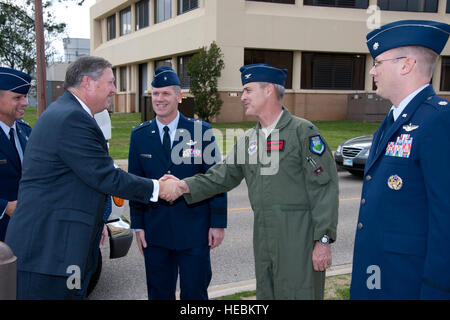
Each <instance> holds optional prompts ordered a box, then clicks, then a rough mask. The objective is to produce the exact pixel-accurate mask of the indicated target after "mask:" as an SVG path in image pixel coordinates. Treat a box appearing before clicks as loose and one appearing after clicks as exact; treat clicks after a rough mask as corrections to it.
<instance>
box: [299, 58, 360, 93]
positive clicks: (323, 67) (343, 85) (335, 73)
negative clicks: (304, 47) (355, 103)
mask: <svg viewBox="0 0 450 320" xmlns="http://www.w3.org/2000/svg"><path fill="white" fill-rule="evenodd" d="M365 64H366V56H365V55H360V54H333V53H316V52H303V53H302V71H301V88H302V89H323V90H364V77H365Z"/></svg>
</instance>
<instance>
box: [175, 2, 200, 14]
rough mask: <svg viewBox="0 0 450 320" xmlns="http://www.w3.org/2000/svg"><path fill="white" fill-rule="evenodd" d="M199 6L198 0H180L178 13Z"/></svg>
mask: <svg viewBox="0 0 450 320" xmlns="http://www.w3.org/2000/svg"><path fill="white" fill-rule="evenodd" d="M197 8H198V0H178V14H182V13H185V12H188V11H191V10H194V9H197Z"/></svg>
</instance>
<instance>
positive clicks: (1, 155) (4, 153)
mask: <svg viewBox="0 0 450 320" xmlns="http://www.w3.org/2000/svg"><path fill="white" fill-rule="evenodd" d="M30 82H31V77H30V76H29V75H27V74H25V73H23V72H21V71H18V70H14V69H10V68H3V67H0V128H1V129H0V181H1V183H0V241H4V240H5V235H6V228H7V226H8V223H9V219H10V217H11V216H12V214H13V212H14V210H15V208H16V205H17V192H18V189H19V180H20V178H21V176H22V160H23V153H24V151H25V146H26V144H27V140H28V137H29V136H30V133H31V127H30V126H29V125H28V124H27V123H26V122H24V121H23V120H22V119H23V116H24V115H25V109H26V108H27V107H28V101H27V94H28V91H29V90H30V86H31V83H30Z"/></svg>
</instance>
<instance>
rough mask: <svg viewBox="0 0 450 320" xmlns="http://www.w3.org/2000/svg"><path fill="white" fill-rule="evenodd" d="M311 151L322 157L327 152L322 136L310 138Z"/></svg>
mask: <svg viewBox="0 0 450 320" xmlns="http://www.w3.org/2000/svg"><path fill="white" fill-rule="evenodd" d="M309 150H311V152H312V153H314V154H317V155H319V156H321V155H323V153H324V152H325V142H323V140H322V138H321V137H320V136H312V137H309Z"/></svg>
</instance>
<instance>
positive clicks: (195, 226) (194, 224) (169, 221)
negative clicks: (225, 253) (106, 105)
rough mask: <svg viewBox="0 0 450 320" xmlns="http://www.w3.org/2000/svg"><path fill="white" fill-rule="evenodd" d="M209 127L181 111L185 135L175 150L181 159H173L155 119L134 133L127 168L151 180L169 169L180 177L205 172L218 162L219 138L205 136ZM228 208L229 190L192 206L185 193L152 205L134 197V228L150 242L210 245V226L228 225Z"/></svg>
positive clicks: (171, 245)
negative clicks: (174, 161) (173, 160)
mask: <svg viewBox="0 0 450 320" xmlns="http://www.w3.org/2000/svg"><path fill="white" fill-rule="evenodd" d="M196 126H197V127H196ZM196 128H197V129H196ZM208 129H211V126H210V125H209V124H208V123H206V122H203V121H200V120H194V119H189V118H186V117H184V116H183V115H182V114H181V113H180V119H179V122H178V128H177V133H178V134H180V139H177V137H175V140H174V143H173V146H172V150H173V151H174V152H176V153H178V154H179V156H180V157H179V160H180V162H181V163H179V164H174V163H173V162H172V161H170V160H167V159H166V157H165V155H164V152H163V149H162V143H161V137H160V134H159V131H158V126H157V124H156V120H152V121H147V122H144V123H142V124H141V125H140V126H138V127H136V128H134V129H133V131H132V133H131V141H130V152H129V161H128V171H129V172H131V173H134V174H136V175H139V176H142V177H147V178H152V179H159V178H160V177H162V176H163V175H164V174H166V173H170V174H172V175H174V176H176V177H178V178H179V179H183V178H186V177H190V176H193V175H195V174H197V173H205V172H206V171H207V170H208V169H209V168H210V167H211V166H212V165H214V163H215V159H214V158H215V153H214V152H211V151H212V150H213V146H215V145H216V144H215V139H214V137H212V139H211V137H206V136H205V138H206V139H202V137H203V135H204V133H205V132H206V131H207V130H208ZM197 135H198V136H197ZM210 155H211V157H209V156H210ZM205 156H208V157H209V158H208V159H206V158H205ZM182 161H185V162H186V163H184V162H182ZM226 213H227V197H226V194H220V195H218V196H215V197H213V198H211V199H208V200H205V201H202V202H199V203H196V204H193V205H188V204H187V203H186V201H185V200H184V198H183V197H180V198H178V199H177V200H176V201H174V202H173V203H168V202H166V201H164V200H159V201H158V202H157V203H153V202H152V203H150V204H149V205H142V204H140V203H136V202H134V201H130V215H131V227H132V228H135V229H144V230H145V235H146V239H147V242H148V243H149V244H151V245H155V246H160V247H164V248H168V249H176V250H183V249H189V248H198V247H202V246H205V245H207V244H208V230H209V228H225V227H226V225H227V216H226Z"/></svg>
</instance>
